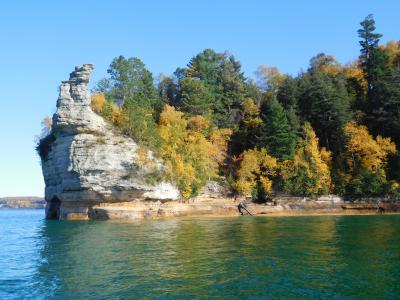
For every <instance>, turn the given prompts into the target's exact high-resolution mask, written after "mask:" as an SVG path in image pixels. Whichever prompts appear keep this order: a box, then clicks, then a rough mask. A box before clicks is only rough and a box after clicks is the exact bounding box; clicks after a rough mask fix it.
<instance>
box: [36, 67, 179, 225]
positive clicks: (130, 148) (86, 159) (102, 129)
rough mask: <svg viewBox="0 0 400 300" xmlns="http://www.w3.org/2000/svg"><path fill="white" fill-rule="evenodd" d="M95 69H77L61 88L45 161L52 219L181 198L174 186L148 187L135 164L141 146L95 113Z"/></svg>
mask: <svg viewBox="0 0 400 300" xmlns="http://www.w3.org/2000/svg"><path fill="white" fill-rule="evenodd" d="M92 70H93V66H92V65H89V64H87V65H83V66H79V67H76V68H75V71H74V72H72V73H71V74H70V79H69V80H68V81H64V82H62V84H61V87H60V95H59V98H58V101H57V111H56V113H55V114H54V116H53V127H52V136H53V137H54V139H53V140H52V141H51V142H50V143H49V145H50V146H49V151H48V153H47V155H45V157H42V170H43V176H44V180H45V184H46V190H45V198H46V201H47V203H48V204H47V209H46V213H47V216H48V217H49V218H52V217H54V218H61V219H63V218H68V215H69V214H74V213H76V214H81V213H82V211H86V212H90V207H91V206H93V205H95V204H98V203H104V202H106V203H113V202H121V201H125V202H126V201H134V200H138V199H139V200H143V199H159V200H164V199H169V200H176V199H178V198H179V197H180V194H179V191H178V190H177V189H176V188H175V187H174V186H173V185H171V184H170V183H167V182H162V183H159V184H157V185H150V184H147V183H146V181H145V179H144V178H145V175H146V174H148V173H149V172H150V170H148V169H147V168H146V167H145V166H142V165H139V164H137V163H136V162H135V158H137V156H138V154H137V150H138V145H137V144H136V143H135V141H133V140H132V139H130V138H127V137H125V136H122V135H120V134H117V133H115V132H114V131H113V130H112V128H111V126H109V125H108V124H107V123H106V122H105V121H104V120H103V118H101V117H100V116H98V115H97V114H95V113H94V112H93V111H92V109H91V107H90V93H89V90H88V83H89V75H90V73H91V71H92ZM149 156H151V155H149ZM156 163H157V164H158V166H159V168H162V165H161V164H160V163H159V162H156ZM74 208H76V209H74Z"/></svg>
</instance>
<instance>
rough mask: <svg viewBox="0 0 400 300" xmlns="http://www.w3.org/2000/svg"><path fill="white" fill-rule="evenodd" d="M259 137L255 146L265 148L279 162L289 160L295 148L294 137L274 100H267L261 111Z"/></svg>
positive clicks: (280, 107)
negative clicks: (261, 122)
mask: <svg viewBox="0 0 400 300" xmlns="http://www.w3.org/2000/svg"><path fill="white" fill-rule="evenodd" d="M262 120H263V124H262V125H261V129H260V135H259V136H258V138H257V143H256V146H257V147H259V148H264V147H265V148H267V149H268V153H270V154H271V155H272V156H274V157H276V158H278V159H279V160H285V159H290V158H291V157H292V156H293V153H294V150H295V148H296V136H295V135H294V134H293V132H292V129H291V127H290V125H289V123H288V119H287V116H286V112H285V110H284V109H283V107H282V105H281V104H280V103H279V102H278V101H277V100H276V99H275V98H271V99H270V100H267V102H266V103H265V105H264V106H263V109H262Z"/></svg>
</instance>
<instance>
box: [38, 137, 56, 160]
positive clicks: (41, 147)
mask: <svg viewBox="0 0 400 300" xmlns="http://www.w3.org/2000/svg"><path fill="white" fill-rule="evenodd" d="M55 141H56V137H55V135H54V134H53V133H50V134H49V135H46V136H45V137H43V138H42V139H40V140H39V142H38V144H37V146H36V151H37V152H38V153H39V156H40V158H41V159H42V161H44V160H46V159H47V156H48V154H49V152H50V151H51V146H52V145H53V143H54V142H55Z"/></svg>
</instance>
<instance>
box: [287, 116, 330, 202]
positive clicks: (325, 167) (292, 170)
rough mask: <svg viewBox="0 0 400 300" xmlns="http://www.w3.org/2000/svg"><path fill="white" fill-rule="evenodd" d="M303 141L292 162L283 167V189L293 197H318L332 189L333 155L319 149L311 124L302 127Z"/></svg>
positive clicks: (289, 161) (323, 149)
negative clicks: (331, 164)
mask: <svg viewBox="0 0 400 300" xmlns="http://www.w3.org/2000/svg"><path fill="white" fill-rule="evenodd" d="M302 130H303V139H302V140H301V141H300V143H299V147H298V149H297V151H296V153H295V155H294V157H293V159H291V160H286V161H284V162H283V163H282V166H281V177H282V188H283V190H284V191H285V192H287V193H289V194H292V195H300V196H316V195H321V194H327V193H329V192H330V191H331V189H332V181H331V176H330V170H329V163H330V160H331V154H330V152H329V151H327V150H326V149H325V148H321V149H320V148H319V146H318V137H317V136H316V134H315V132H314V130H313V129H312V127H311V125H310V123H305V124H304V125H303V127H302Z"/></svg>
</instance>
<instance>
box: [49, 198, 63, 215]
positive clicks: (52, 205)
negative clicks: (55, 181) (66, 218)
mask: <svg viewBox="0 0 400 300" xmlns="http://www.w3.org/2000/svg"><path fill="white" fill-rule="evenodd" d="M47 205H48V206H49V208H48V209H47V212H46V219H47V220H59V219H60V206H61V201H60V199H58V198H57V197H53V198H52V199H51V200H50V202H48V203H47Z"/></svg>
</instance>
